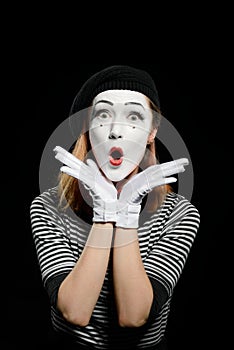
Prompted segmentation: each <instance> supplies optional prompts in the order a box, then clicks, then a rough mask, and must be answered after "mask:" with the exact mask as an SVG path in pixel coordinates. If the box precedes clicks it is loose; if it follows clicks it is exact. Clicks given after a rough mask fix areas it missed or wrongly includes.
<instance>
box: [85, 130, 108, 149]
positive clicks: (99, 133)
mask: <svg viewBox="0 0 234 350" xmlns="http://www.w3.org/2000/svg"><path fill="white" fill-rule="evenodd" d="M108 135H109V128H108V127H106V126H102V125H99V126H96V127H94V128H92V129H90V130H89V139H90V142H91V145H96V144H99V143H100V142H103V140H106V139H107V138H108Z"/></svg>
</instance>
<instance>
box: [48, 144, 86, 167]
mask: <svg viewBox="0 0 234 350" xmlns="http://www.w3.org/2000/svg"><path fill="white" fill-rule="evenodd" d="M54 152H55V153H56V155H55V158H56V159H58V160H59V161H60V162H62V163H63V164H66V165H67V166H69V167H72V168H76V169H80V167H81V166H84V163H83V162H82V161H81V160H79V159H78V158H76V157H75V156H74V155H73V154H71V153H70V152H68V151H66V150H65V149H64V148H62V147H60V146H56V147H55V148H54Z"/></svg>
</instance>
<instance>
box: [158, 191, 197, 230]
mask: <svg viewBox="0 0 234 350" xmlns="http://www.w3.org/2000/svg"><path fill="white" fill-rule="evenodd" d="M162 207H163V208H164V210H165V209H166V211H167V213H168V214H169V215H170V217H173V218H175V219H176V218H177V219H179V218H181V217H190V218H191V219H194V220H195V221H197V222H198V223H199V222H200V214H199V211H198V209H197V208H196V207H195V205H194V204H192V203H191V202H190V201H189V200H188V199H186V198H185V197H184V196H182V195H180V194H177V193H174V192H170V193H168V194H167V196H166V198H165V200H164V203H163V205H162Z"/></svg>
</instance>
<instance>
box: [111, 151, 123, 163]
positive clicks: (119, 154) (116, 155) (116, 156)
mask: <svg viewBox="0 0 234 350" xmlns="http://www.w3.org/2000/svg"><path fill="white" fill-rule="evenodd" d="M122 161H123V150H122V148H120V147H112V148H111V149H110V152H109V162H110V164H111V165H114V166H119V165H120V164H121V163H122Z"/></svg>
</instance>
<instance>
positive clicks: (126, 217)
mask: <svg viewBox="0 0 234 350" xmlns="http://www.w3.org/2000/svg"><path fill="white" fill-rule="evenodd" d="M140 211H141V206H140V205H131V204H128V205H127V206H126V207H125V208H124V210H121V211H118V212H117V219H116V227H124V228H138V227H139V214H140Z"/></svg>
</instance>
